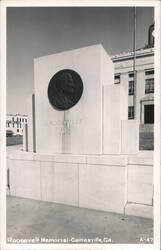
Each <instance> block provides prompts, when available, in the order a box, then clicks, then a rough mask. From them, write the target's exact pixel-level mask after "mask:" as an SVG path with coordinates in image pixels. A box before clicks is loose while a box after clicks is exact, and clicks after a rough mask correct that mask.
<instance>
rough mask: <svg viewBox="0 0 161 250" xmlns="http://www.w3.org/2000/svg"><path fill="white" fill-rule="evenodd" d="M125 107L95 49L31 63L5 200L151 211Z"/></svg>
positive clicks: (134, 128) (135, 126)
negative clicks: (19, 146)
mask: <svg viewBox="0 0 161 250" xmlns="http://www.w3.org/2000/svg"><path fill="white" fill-rule="evenodd" d="M127 103H128V86H124V85H121V84H114V65H113V62H112V61H111V59H110V56H109V55H108V54H107V52H106V51H105V50H104V48H103V47H102V45H93V46H89V47H85V48H80V49H75V50H71V51H66V52H61V53H58V54H54V55H48V56H44V57H40V58H36V59H35V60H34V95H33V96H32V98H29V112H28V116H29V127H28V128H27V129H26V136H25V138H26V140H24V151H28V152H23V153H22V152H21V155H18V156H16V155H15V154H14V155H10V158H8V166H9V168H10V169H11V179H12V180H14V182H13V184H12V188H11V189H12V190H11V193H12V194H13V195H16V196H22V197H26V198H34V199H38V200H43V201H52V202H57V203H62V204H67V205H74V206H78V207H86V208H93V209H99V210H103V211H112V212H118V213H122V214H123V213H125V212H127V213H131V212H129V211H133V207H132V210H129V206H131V203H132V202H133V203H134V204H135V203H136V202H137V203H139V202H140V203H141V202H142V200H144V204H148V205H150V204H151V197H152V188H151V178H152V168H149V165H148V164H149V162H148V163H147V165H148V171H150V172H148V175H144V171H145V172H146V171H147V170H144V171H141V169H142V168H140V166H139V164H142V162H143V163H144V165H145V161H144V160H145V159H143V160H142V159H139V160H138V159H137V158H136V157H135V155H136V154H137V153H138V151H139V123H138V121H136V120H131V121H130V120H127V117H128V114H127V112H128V110H127V106H128V105H127ZM26 142H28V145H27V147H26V144H27V143H26ZM13 158H14V168H13V167H12V168H11V167H10V166H11V164H12V159H13ZM15 158H16V159H15ZM130 164H132V165H131V166H130ZM150 164H151V163H150ZM134 165H135V169H134V170H133V166H134ZM150 166H151V165H150ZM140 171H141V172H140ZM127 173H128V174H127ZM134 173H135V174H134ZM138 173H139V178H140V177H141V179H142V189H143V195H141V196H139V197H138V187H139V185H140V182H139V183H138V182H137V178H136V180H135V178H133V176H135V175H138ZM20 176H21V177H20ZM146 176H148V177H147V178H148V179H146ZM149 176H150V178H149ZM130 178H133V179H132V180H133V181H131V179H130ZM144 182H145V183H144ZM147 183H149V184H148V186H147ZM149 187H150V188H149ZM144 204H142V206H143V205H144ZM146 209H148V211H150V216H151V214H152V213H151V211H152V210H151V207H150V206H147V208H146ZM140 211H141V212H140ZM135 212H136V211H135ZM145 215H146V213H145V211H144V212H142V209H141V210H140V207H139V216H145ZM147 216H148V217H149V212H148V215H147Z"/></svg>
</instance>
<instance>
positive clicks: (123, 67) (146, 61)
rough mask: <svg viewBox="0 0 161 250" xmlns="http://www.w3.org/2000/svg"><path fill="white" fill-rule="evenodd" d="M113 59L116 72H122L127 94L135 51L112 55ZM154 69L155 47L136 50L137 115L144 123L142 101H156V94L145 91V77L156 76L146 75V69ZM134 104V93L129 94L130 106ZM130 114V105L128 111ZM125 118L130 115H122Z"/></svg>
mask: <svg viewBox="0 0 161 250" xmlns="http://www.w3.org/2000/svg"><path fill="white" fill-rule="evenodd" d="M112 60H113V62H114V65H115V74H120V84H121V85H122V86H123V87H124V88H127V94H128V91H129V90H128V89H129V81H130V80H132V79H130V77H129V72H133V53H132V52H129V53H123V54H120V55H115V56H112ZM150 69H154V49H153V48H149V49H141V50H138V51H137V52H136V92H135V94H136V117H135V119H136V120H138V121H139V122H140V123H144V121H143V119H141V118H143V117H142V113H141V112H142V111H143V107H141V105H143V102H142V101H148V100H149V101H150V100H151V104H152V103H154V94H153V93H151V94H146V93H145V79H146V78H150V77H154V76H146V75H145V72H146V70H150ZM133 105H134V95H129V96H128V106H133ZM126 114H128V107H127V112H126ZM122 118H123V119H128V116H126V117H125V115H123V116H122Z"/></svg>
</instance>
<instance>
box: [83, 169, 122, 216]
mask: <svg viewBox="0 0 161 250" xmlns="http://www.w3.org/2000/svg"><path fill="white" fill-rule="evenodd" d="M124 176H125V168H123V167H114V166H112V167H111V166H101V165H87V166H84V165H80V166H79V206H80V207H86V208H92V209H98V210H103V211H111V212H117V213H123V209H124V195H125V177H124Z"/></svg>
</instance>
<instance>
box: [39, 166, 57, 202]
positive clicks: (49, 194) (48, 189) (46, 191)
mask: <svg viewBox="0 0 161 250" xmlns="http://www.w3.org/2000/svg"><path fill="white" fill-rule="evenodd" d="M40 174H41V175H40V176H41V177H40V183H41V186H40V189H41V200H43V201H51V202H54V201H55V192H54V191H55V190H54V188H55V187H54V182H55V171H54V162H45V161H44V162H40Z"/></svg>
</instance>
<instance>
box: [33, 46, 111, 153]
mask: <svg viewBox="0 0 161 250" xmlns="http://www.w3.org/2000/svg"><path fill="white" fill-rule="evenodd" d="M34 65H35V96H36V145H37V152H38V153H72V154H101V153H102V86H103V84H112V83H113V80H112V79H113V72H114V69H113V63H112V61H111V59H110V57H109V56H108V55H107V53H106V52H105V51H104V49H103V47H102V46H101V45H94V46H89V47H85V48H81V49H76V50H72V51H67V52H62V53H59V54H55V55H50V56H45V57H41V58H37V59H35V64H34ZM62 69H72V70H74V71H76V72H77V73H78V74H79V75H80V76H81V78H82V81H83V84H84V90H83V95H82V97H81V99H80V101H79V102H78V103H77V104H76V105H75V106H74V107H73V108H71V109H69V110H67V111H65V112H64V111H57V110H54V109H53V108H52V107H51V105H50V104H49V101H48V97H47V88H48V84H49V81H50V79H51V78H52V76H53V75H54V74H55V73H56V72H58V71H60V70H62ZM104 81H105V82H104ZM64 117H65V120H68V121H70V129H69V131H68V132H69V133H65V135H63V134H62V126H60V124H62V123H63V121H64ZM44 138H45V140H44ZM63 144H64V145H63Z"/></svg>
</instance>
